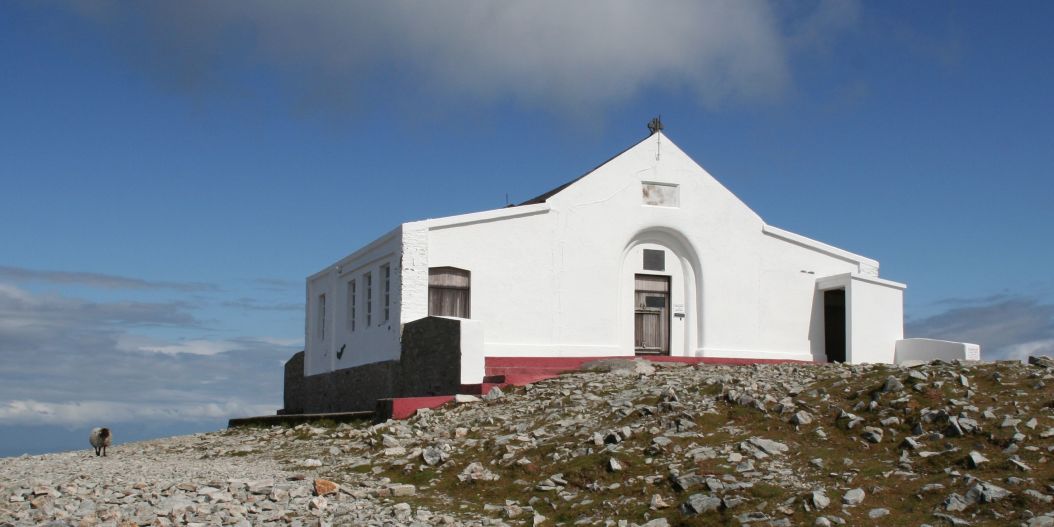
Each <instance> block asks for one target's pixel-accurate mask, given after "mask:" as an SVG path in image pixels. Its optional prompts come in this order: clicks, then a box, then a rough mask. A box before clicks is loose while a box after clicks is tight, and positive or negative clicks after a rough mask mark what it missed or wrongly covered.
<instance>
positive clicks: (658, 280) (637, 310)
mask: <svg viewBox="0 0 1054 527" xmlns="http://www.w3.org/2000/svg"><path fill="white" fill-rule="evenodd" d="M634 278H635V279H634V282H635V290H634V295H633V300H634V301H633V305H634V315H633V317H634V321H633V322H634V323H633V327H634V333H633V342H634V348H635V351H636V353H637V355H669V354H670V277H669V276H655V275H647V274H638V275H636V276H635V277H634Z"/></svg>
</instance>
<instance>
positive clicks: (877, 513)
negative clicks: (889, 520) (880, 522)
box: [867, 508, 889, 520]
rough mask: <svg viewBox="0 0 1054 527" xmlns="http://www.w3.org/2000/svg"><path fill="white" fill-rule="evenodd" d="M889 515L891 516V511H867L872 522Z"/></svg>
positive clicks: (881, 509) (880, 509)
mask: <svg viewBox="0 0 1054 527" xmlns="http://www.w3.org/2000/svg"><path fill="white" fill-rule="evenodd" d="M887 515H889V509H883V508H878V509H871V510H869V511H867V517H868V518H871V519H872V520H877V519H878V518H881V517H883V516H887Z"/></svg>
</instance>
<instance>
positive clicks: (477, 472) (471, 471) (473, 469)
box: [457, 461, 501, 482]
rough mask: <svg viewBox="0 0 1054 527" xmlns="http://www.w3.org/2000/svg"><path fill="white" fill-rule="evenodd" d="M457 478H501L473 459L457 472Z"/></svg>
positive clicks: (466, 479) (488, 479)
mask: <svg viewBox="0 0 1054 527" xmlns="http://www.w3.org/2000/svg"><path fill="white" fill-rule="evenodd" d="M457 479H459V480H461V481H462V482H469V481H473V482H474V481H497V480H499V479H501V476H499V475H497V474H495V473H493V472H491V471H490V470H487V468H486V467H484V466H483V464H482V463H480V462H479V461H473V462H472V463H469V464H468V466H466V467H465V469H464V470H462V471H461V473H460V474H458V476H457Z"/></svg>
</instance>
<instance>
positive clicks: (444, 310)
mask: <svg viewBox="0 0 1054 527" xmlns="http://www.w3.org/2000/svg"><path fill="white" fill-rule="evenodd" d="M471 298H472V288H471V273H469V271H466V270H464V269H458V268H456V267H433V268H431V269H429V270H428V315H429V316H440V317H458V318H469V315H470V314H471V309H470V307H471V306H470V304H471Z"/></svg>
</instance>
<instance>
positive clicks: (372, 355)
mask: <svg viewBox="0 0 1054 527" xmlns="http://www.w3.org/2000/svg"><path fill="white" fill-rule="evenodd" d="M401 260H402V229H401V228H399V229H395V230H393V231H391V232H389V233H388V234H386V235H384V236H382V237H381V238H379V239H377V240H376V241H374V242H373V243H371V244H369V245H367V246H366V247H363V248H362V249H360V250H358V251H356V252H354V253H352V254H351V255H349V256H347V257H345V258H342V259H341V260H340V261H338V262H336V263H335V264H333V265H331V266H329V267H327V268H325V269H323V270H322V271H319V272H318V273H316V274H314V275H312V276H311V277H309V278H308V279H307V309H306V314H307V319H306V324H305V329H306V334H305V339H304V342H305V344H306V347H305V353H304V373H305V375H315V374H319V373H325V372H329V371H333V370H337V369H341V368H350V367H352V366H358V365H361V364H368V363H371V362H378V361H384V360H393V359H398V358H399V352H400V348H399V334H400V313H401V303H400V296H401V294H400V291H401V279H400V276H401V269H402V265H401ZM384 265H389V266H390V268H391V282H390V287H391V290H390V297H389V298H390V300H389V302H390V304H389V319H388V321H385V320H384V276H383V275H382V267H383V266H384ZM366 273H371V274H372V276H373V298H372V300H373V314H372V323H371V324H366V303H365V300H366V287H365V283H364V279H363V277H364V275H365V274H366ZM426 273H427V269H426ZM352 279H354V280H355V281H356V284H357V294H356V297H357V299H356V300H357V304H356V305H357V308H356V324H355V331H352V330H351V323H350V318H349V315H350V308H349V304H348V293H347V284H348V282H349V281H351V280H352ZM322 294H325V295H326V304H327V305H326V310H325V312H326V331H325V338H322V337H321V334H320V332H319V302H318V298H319V295H322ZM341 346H344V352H343V353H338V352H339V351H340V349H341ZM338 354H339V355H340V357H338Z"/></svg>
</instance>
